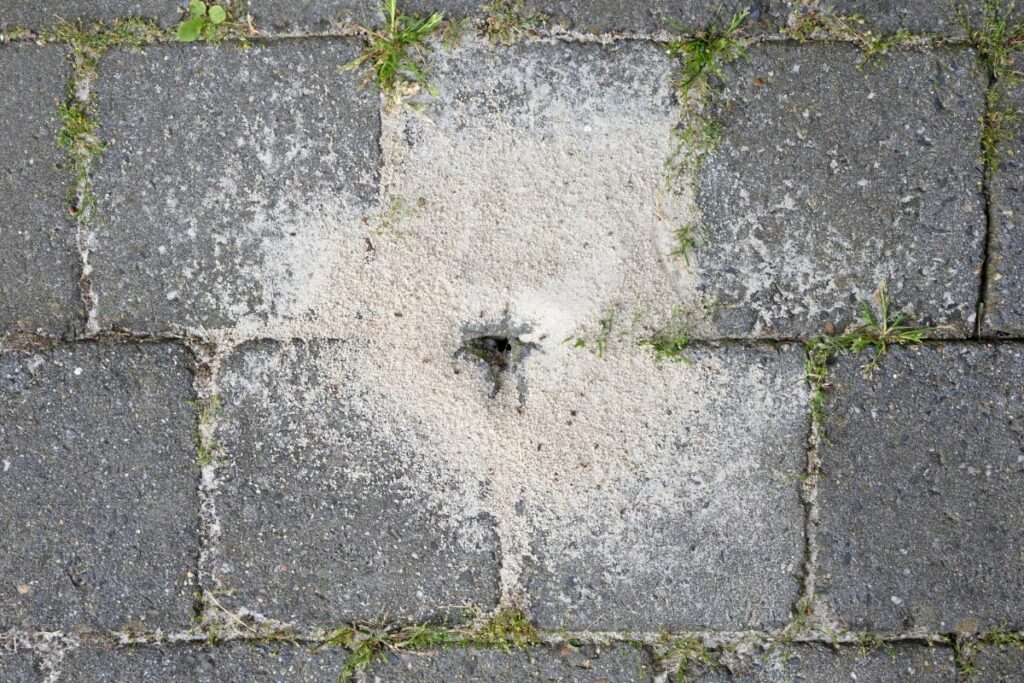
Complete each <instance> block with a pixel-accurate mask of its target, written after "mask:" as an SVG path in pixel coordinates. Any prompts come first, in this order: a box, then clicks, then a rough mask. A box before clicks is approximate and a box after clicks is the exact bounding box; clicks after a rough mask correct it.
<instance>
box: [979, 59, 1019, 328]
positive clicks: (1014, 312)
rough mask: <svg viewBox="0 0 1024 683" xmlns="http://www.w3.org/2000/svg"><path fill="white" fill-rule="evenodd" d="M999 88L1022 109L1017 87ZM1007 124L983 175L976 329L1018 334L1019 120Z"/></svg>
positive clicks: (1007, 103) (1009, 103) (1014, 107)
mask: <svg viewBox="0 0 1024 683" xmlns="http://www.w3.org/2000/svg"><path fill="white" fill-rule="evenodd" d="M1022 66H1024V60H1022V59H1019V58H1018V60H1017V63H1016V65H1015V68H1018V69H1019V68H1021V67H1022ZM997 87H1001V86H997ZM1002 91H1003V92H1002V96H1003V102H1002V105H1003V106H1005V107H1006V108H1008V109H1009V110H1011V111H1016V112H1020V111H1022V110H1024V92H1022V91H1021V89H1020V88H1019V87H1015V88H1002ZM1009 125H1010V126H1011V129H1012V131H1013V137H1012V138H1011V139H1010V140H1007V141H1004V142H1003V143H1001V144H1000V146H999V154H1000V161H999V166H998V171H997V172H996V174H995V176H994V177H993V178H992V179H991V180H990V181H989V186H990V190H989V193H990V198H991V199H990V201H991V209H990V211H989V215H990V221H991V222H990V225H989V231H990V232H989V245H988V263H987V268H986V276H987V277H986V283H985V316H984V318H983V319H982V329H981V331H982V334H985V335H1004V334H1005V335H1013V336H1020V335H1022V334H1024V298H1022V297H1021V296H1020V293H1021V291H1024V162H1022V161H1021V159H1022V155H1024V125H1021V124H1020V123H1019V122H1017V123H1014V122H1012V121H1011V122H1010V123H1009Z"/></svg>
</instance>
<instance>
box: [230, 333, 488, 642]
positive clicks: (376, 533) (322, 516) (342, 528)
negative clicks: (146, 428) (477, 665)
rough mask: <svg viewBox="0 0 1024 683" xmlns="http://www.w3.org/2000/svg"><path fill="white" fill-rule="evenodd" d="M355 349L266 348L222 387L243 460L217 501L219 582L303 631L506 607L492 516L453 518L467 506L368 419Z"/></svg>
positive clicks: (252, 347) (235, 362)
mask: <svg viewBox="0 0 1024 683" xmlns="http://www.w3.org/2000/svg"><path fill="white" fill-rule="evenodd" d="M342 344H343V342H327V341H325V342H311V343H309V344H308V345H307V344H301V343H295V344H281V343H277V342H266V343H261V342H255V343H251V344H247V345H245V346H243V347H241V348H240V349H239V350H238V351H237V352H235V353H234V354H233V355H232V356H231V358H229V359H228V360H227V361H226V363H225V366H224V374H223V376H222V377H221V379H220V381H219V384H220V388H221V390H222V402H223V406H224V416H223V420H222V423H223V429H222V430H221V431H220V434H219V438H220V441H221V443H223V445H224V447H225V448H226V450H227V453H229V454H230V455H231V456H233V460H232V465H231V466H230V467H228V468H226V469H225V479H224V482H223V484H222V485H221V487H220V490H219V492H218V495H217V510H218V513H219V515H220V520H221V525H222V527H223V538H222V542H221V553H222V559H221V560H220V561H219V562H218V565H217V567H216V568H215V572H216V575H217V578H218V579H219V580H220V581H222V582H223V583H224V584H225V585H226V586H229V587H230V588H231V589H232V591H233V593H232V597H231V598H230V600H229V602H230V603H231V604H236V605H239V606H246V607H248V608H250V609H253V610H256V611H258V612H260V613H263V614H265V615H267V616H270V617H274V618H278V619H283V620H287V621H296V620H297V621H299V622H300V623H320V624H325V625H327V624H337V623H341V622H347V621H353V620H356V621H360V620H378V619H380V618H383V617H384V616H387V617H388V618H391V619H394V620H398V621H401V620H406V619H407V620H413V621H423V620H431V619H440V618H447V617H453V616H455V615H457V614H458V609H457V607H458V606H460V605H466V604H473V605H476V606H479V607H482V608H485V609H486V608H490V607H493V606H494V605H495V604H496V603H497V599H498V568H499V567H500V561H501V559H500V549H499V547H498V543H497V538H496V535H495V532H494V528H493V526H494V523H493V519H491V518H490V517H489V516H488V515H486V514H483V513H481V514H477V515H473V516H466V517H461V518H458V517H454V516H450V515H452V513H450V512H449V511H446V510H444V509H442V506H441V505H440V504H439V503H438V502H437V501H436V500H431V499H430V498H428V497H427V495H426V494H425V493H424V492H423V490H424V489H426V490H430V491H434V492H436V493H438V494H440V495H441V496H455V495H457V493H458V492H457V491H453V490H452V489H454V488H455V486H456V484H455V482H453V481H450V480H444V479H442V478H441V477H439V476H434V475H433V474H432V473H431V472H428V471H427V470H426V465H425V464H423V463H422V462H420V460H419V458H418V456H417V454H416V453H415V452H410V450H409V449H408V447H407V446H405V445H403V443H402V442H401V441H400V440H399V439H398V438H396V437H395V435H394V434H393V433H392V432H393V428H392V427H391V426H390V425H384V424H375V423H374V422H373V421H371V420H370V419H368V417H367V415H365V414H362V413H361V411H360V401H361V397H360V396H358V395H355V394H353V393H350V392H348V391H346V384H347V383H349V382H350V381H351V379H350V377H347V376H346V372H345V370H344V368H342V367H339V366H338V364H337V359H336V353H335V351H336V349H337V348H338V347H339V345H342Z"/></svg>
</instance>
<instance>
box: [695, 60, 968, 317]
mask: <svg viewBox="0 0 1024 683" xmlns="http://www.w3.org/2000/svg"><path fill="white" fill-rule="evenodd" d="M749 57H750V58H749V60H739V61H737V62H735V63H733V64H732V65H730V66H729V67H728V68H727V69H726V74H727V77H728V80H727V81H726V82H725V84H724V86H723V93H722V94H721V95H720V96H719V97H718V98H717V100H716V102H717V104H716V106H714V107H713V108H712V115H713V116H714V117H716V119H717V120H718V121H719V122H720V123H721V125H722V126H723V132H722V139H721V141H720V143H719V144H718V145H717V146H716V148H715V149H714V151H713V152H712V153H711V154H710V155H709V157H708V158H707V160H706V161H705V162H704V164H703V166H702V167H701V169H700V172H699V176H698V192H697V203H698V205H699V208H700V209H701V211H702V213H703V219H702V226H703V228H702V232H703V240H702V241H703V244H702V245H701V246H700V247H699V249H698V250H697V252H696V256H695V271H696V280H697V287H698V289H699V290H700V291H701V292H702V293H703V295H704V296H705V297H706V298H707V299H708V305H710V306H711V307H712V310H713V311H714V323H715V324H714V328H715V330H716V332H717V333H719V334H723V335H726V336H754V337H780V336H783V337H785V336H801V337H808V336H813V335H815V334H818V333H821V332H822V331H827V330H830V329H832V326H834V327H836V328H838V329H842V328H843V327H844V326H845V325H847V324H849V323H850V322H851V321H852V320H853V319H854V317H855V316H856V315H857V307H856V304H857V302H858V301H860V300H864V299H866V298H867V297H868V296H869V295H870V294H871V293H872V292H874V291H875V290H876V289H877V288H878V287H879V286H880V285H881V284H883V283H888V285H889V290H890V292H891V294H892V296H893V297H894V299H895V300H897V301H900V302H905V303H906V304H907V305H908V306H909V307H910V310H911V311H912V312H913V313H914V314H915V316H916V318H917V320H918V322H919V323H921V324H926V325H930V326H932V327H935V328H936V330H935V333H936V334H943V335H947V336H965V335H967V334H970V333H971V332H973V329H974V322H975V317H976V313H975V307H976V304H977V297H978V288H979V280H980V274H981V269H982V262H983V253H984V248H985V225H986V218H985V209H984V196H983V193H982V187H981V182H982V164H981V159H980V154H979V151H978V140H979V135H980V121H981V114H982V111H983V109H984V101H985V99H984V86H985V81H984V78H983V76H982V73H981V71H980V70H979V68H978V61H977V58H976V56H975V54H974V53H973V52H971V51H970V50H964V49H950V50H934V51H929V52H893V53H891V54H889V55H888V56H887V57H886V58H885V61H884V64H883V68H878V67H877V66H872V65H865V66H864V67H863V68H858V62H859V60H860V58H861V54H860V52H859V50H857V49H856V48H854V47H851V46H843V45H828V46H827V47H826V46H823V45H814V46H811V45H807V46H802V47H793V46H788V45H777V44H764V45H757V46H753V47H751V48H750V50H749Z"/></svg>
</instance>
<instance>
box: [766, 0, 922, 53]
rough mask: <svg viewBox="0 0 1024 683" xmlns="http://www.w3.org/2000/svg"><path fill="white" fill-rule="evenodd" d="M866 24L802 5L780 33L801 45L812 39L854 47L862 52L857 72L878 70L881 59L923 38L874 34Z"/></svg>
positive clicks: (814, 4)
mask: <svg viewBox="0 0 1024 683" xmlns="http://www.w3.org/2000/svg"><path fill="white" fill-rule="evenodd" d="M865 23H866V22H865V20H864V18H863V17H861V16H859V15H857V14H850V15H841V14H836V13H835V12H834V11H833V10H832V9H831V8H829V7H826V8H822V7H821V6H820V5H819V3H818V2H805V3H804V4H803V7H802V8H801V11H800V12H798V13H796V15H795V17H794V18H793V19H792V20H791V22H790V24H789V26H787V27H786V28H784V29H783V32H784V33H785V34H786V35H788V36H790V37H792V38H796V39H797V40H799V41H801V42H804V41H807V40H810V39H812V38H830V39H833V40H843V41H847V42H850V43H853V44H855V45H856V46H857V47H859V48H860V50H861V58H860V59H859V60H858V61H857V68H858V69H863V68H864V66H865V65H866V64H869V63H873V64H875V65H876V66H879V67H881V66H883V65H884V64H885V62H884V60H883V59H882V58H883V57H885V56H886V55H887V54H889V51H890V50H893V49H895V48H897V47H900V46H902V45H906V44H908V43H913V42H915V41H919V40H921V39H922V38H923V37H922V36H915V35H914V34H912V33H911V32H910V31H908V30H906V29H902V30H899V31H897V32H896V33H891V34H883V33H876V32H875V31H871V30H869V29H867V28H865Z"/></svg>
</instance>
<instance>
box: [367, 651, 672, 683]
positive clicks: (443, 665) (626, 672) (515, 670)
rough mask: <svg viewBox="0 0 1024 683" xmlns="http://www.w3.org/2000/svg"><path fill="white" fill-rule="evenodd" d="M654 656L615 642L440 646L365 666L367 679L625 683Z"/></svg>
mask: <svg viewBox="0 0 1024 683" xmlns="http://www.w3.org/2000/svg"><path fill="white" fill-rule="evenodd" d="M651 668H652V666H651V661H650V656H649V655H647V654H646V653H645V652H643V651H642V650H639V649H636V648H631V647H627V646H624V645H617V646H612V647H601V648H595V647H582V648H578V649H572V648H563V649H561V650H552V649H542V648H537V649H531V650H524V651H514V652H498V651H494V650H460V649H455V650H440V651H432V652H410V653H402V654H401V655H398V656H391V657H388V658H387V660H386V661H384V662H381V663H379V664H375V665H373V666H371V667H370V668H369V670H368V671H367V680H368V681H369V683H398V681H402V682H406V681H408V683H442V681H443V682H445V683H504V682H505V681H535V680H536V681H563V682H564V683H570V682H571V683H627V681H628V682H631V683H632V682H633V681H637V682H639V681H650V680H652V679H651Z"/></svg>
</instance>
